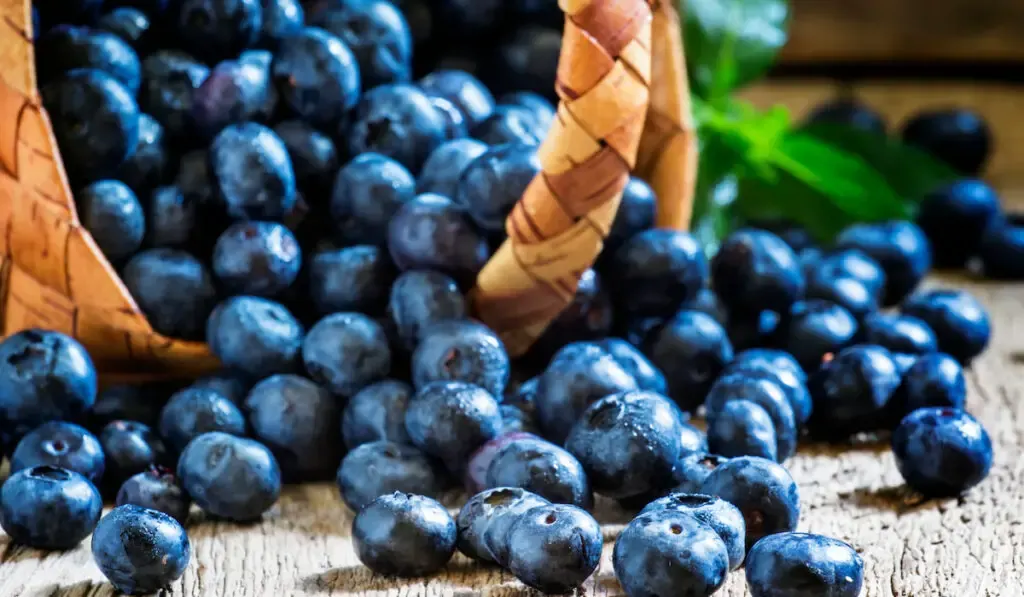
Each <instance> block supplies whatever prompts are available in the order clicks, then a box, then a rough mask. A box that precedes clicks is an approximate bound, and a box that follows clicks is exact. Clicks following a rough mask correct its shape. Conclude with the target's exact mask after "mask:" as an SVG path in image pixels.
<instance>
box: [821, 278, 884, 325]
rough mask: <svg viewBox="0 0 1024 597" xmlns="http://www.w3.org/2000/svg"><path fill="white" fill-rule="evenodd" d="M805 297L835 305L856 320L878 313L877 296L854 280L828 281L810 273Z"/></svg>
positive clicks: (839, 279) (837, 279)
mask: <svg viewBox="0 0 1024 597" xmlns="http://www.w3.org/2000/svg"><path fill="white" fill-rule="evenodd" d="M806 296H807V298H808V299H821V300H826V301H829V302H832V303H835V304H837V305H839V306H841V307H843V308H844V309H846V310H847V311H849V312H850V315H853V316H854V317H855V318H857V319H858V320H861V319H863V318H865V317H867V316H869V315H871V314H872V313H874V312H876V311H878V296H877V295H875V294H873V293H872V292H871V289H870V288H868V287H867V286H866V285H865V284H864V283H863V282H861V281H860V280H857V279H856V278H851V277H842V278H831V279H828V278H824V277H821V276H819V275H815V273H814V272H812V273H811V275H810V276H808V281H807V292H806Z"/></svg>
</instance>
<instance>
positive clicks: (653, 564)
mask: <svg viewBox="0 0 1024 597" xmlns="http://www.w3.org/2000/svg"><path fill="white" fill-rule="evenodd" d="M612 565H613V566H614V569H615V577H616V578H618V579H619V583H620V584H621V585H622V588H623V590H624V591H625V592H626V595H628V596H629V597H669V596H672V595H694V596H696V595H702V596H703V595H711V594H712V593H714V592H715V591H717V590H718V589H719V588H720V587H721V586H722V584H723V583H725V578H726V575H727V574H728V572H729V551H728V547H727V546H726V544H725V542H723V541H722V539H721V538H720V537H719V536H718V533H716V532H715V530H714V529H712V528H711V527H710V526H708V525H706V524H704V523H703V522H701V521H700V520H698V519H697V518H696V517H694V516H691V515H690V514H689V513H684V512H680V511H677V510H674V509H665V510H653V511H650V512H647V513H646V514H643V515H641V516H638V517H636V518H635V519H633V521H632V522H630V523H629V524H628V525H627V526H626V528H625V530H623V531H622V534H621V535H619V538H618V539H617V540H616V541H615V550H614V551H613V552H612Z"/></svg>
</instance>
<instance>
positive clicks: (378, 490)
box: [337, 441, 445, 512]
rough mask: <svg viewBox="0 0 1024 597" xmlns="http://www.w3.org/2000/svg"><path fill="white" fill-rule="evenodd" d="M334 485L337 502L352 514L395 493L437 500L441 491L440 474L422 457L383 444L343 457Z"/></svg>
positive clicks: (405, 447) (401, 446) (363, 447)
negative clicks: (342, 502) (340, 500)
mask: <svg viewBox="0 0 1024 597" xmlns="http://www.w3.org/2000/svg"><path fill="white" fill-rule="evenodd" d="M337 483H338V489H339V490H340V491H341V499H342V500H343V501H344V502H345V505H347V506H348V507H349V508H351V509H352V510H353V511H354V512H359V511H360V510H361V509H362V508H363V507H365V506H366V505H367V504H369V503H370V502H372V501H373V500H375V499H377V498H378V497H380V496H382V495H387V494H390V493H393V492H396V491H398V492H402V493H415V494H417V495H423V496H426V497H431V498H437V497H439V496H440V495H441V493H442V492H443V491H444V489H445V483H444V475H443V473H441V472H439V471H438V470H437V468H436V465H435V463H434V462H433V461H432V460H430V459H429V458H428V457H427V456H426V455H424V454H423V453H422V452H420V451H419V450H417V449H416V448H414V447H412V446H410V445H404V444H396V443H392V442H386V441H379V442H370V443H366V444H362V445H360V446H357V447H356V448H355V449H354V450H352V451H351V452H349V453H348V454H346V455H345V458H344V460H342V461H341V466H340V467H339V468H338V475H337Z"/></svg>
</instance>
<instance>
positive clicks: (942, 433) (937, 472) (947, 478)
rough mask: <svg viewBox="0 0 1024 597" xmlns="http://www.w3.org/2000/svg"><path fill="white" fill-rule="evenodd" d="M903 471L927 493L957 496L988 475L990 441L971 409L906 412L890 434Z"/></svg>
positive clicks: (902, 472) (990, 465)
mask: <svg viewBox="0 0 1024 597" xmlns="http://www.w3.org/2000/svg"><path fill="white" fill-rule="evenodd" d="M892 452H893V455H894V456H895V457H896V466H897V468H899V471H900V474H901V475H903V478H904V479H905V480H906V482H907V485H909V486H910V487H911V488H912V489H914V490H916V491H918V492H920V493H922V494H924V495H925V496H927V497H948V496H955V495H959V494H961V493H963V492H965V491H967V490H969V489H971V488H972V487H974V486H975V485H977V484H978V483H981V481H982V480H984V479H985V477H987V476H988V473H989V471H990V470H991V468H992V440H991V438H990V437H989V435H988V432H987V431H986V430H985V428H984V427H983V426H982V425H981V423H979V422H978V421H977V420H976V419H975V418H974V417H973V416H971V415H970V414H969V413H967V412H964V411H961V410H956V409H953V408H934V407H928V408H921V409H918V410H916V411H913V412H912V413H910V414H909V415H907V416H906V417H905V418H904V419H903V421H902V422H901V423H900V424H899V426H898V427H897V428H896V431H894V432H893V435H892Z"/></svg>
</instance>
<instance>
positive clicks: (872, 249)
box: [836, 221, 932, 306]
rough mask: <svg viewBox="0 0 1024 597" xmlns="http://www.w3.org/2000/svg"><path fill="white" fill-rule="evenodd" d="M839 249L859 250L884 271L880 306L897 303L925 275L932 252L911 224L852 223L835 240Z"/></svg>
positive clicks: (911, 290)
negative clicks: (883, 290) (883, 285)
mask: <svg viewBox="0 0 1024 597" xmlns="http://www.w3.org/2000/svg"><path fill="white" fill-rule="evenodd" d="M836 246H837V247H838V248H839V249H860V250H861V251H863V252H864V253H865V254H867V255H868V256H869V257H871V258H872V259H874V260H875V261H877V262H878V264H879V265H881V266H882V269H883V270H885V292H884V294H883V298H882V305H883V306H892V305H896V304H899V303H900V302H901V301H902V300H903V299H904V298H905V297H906V296H907V295H908V294H910V293H911V292H913V290H914V289H915V288H917V285H918V284H920V283H921V280H923V279H924V276H925V274H927V273H928V268H930V267H931V264H932V251H931V246H930V245H929V243H928V239H927V238H926V237H925V235H924V233H923V232H922V231H921V229H920V228H918V226H917V224H914V223H913V222H904V221H892V222H882V223H877V224H854V225H853V226H850V227H849V228H847V229H846V230H844V231H843V232H842V233H841V234H840V235H839V238H837V239H836Z"/></svg>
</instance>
